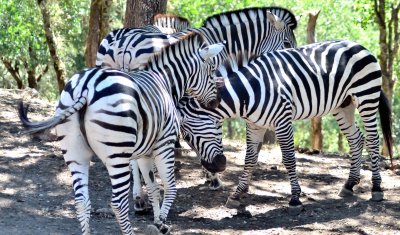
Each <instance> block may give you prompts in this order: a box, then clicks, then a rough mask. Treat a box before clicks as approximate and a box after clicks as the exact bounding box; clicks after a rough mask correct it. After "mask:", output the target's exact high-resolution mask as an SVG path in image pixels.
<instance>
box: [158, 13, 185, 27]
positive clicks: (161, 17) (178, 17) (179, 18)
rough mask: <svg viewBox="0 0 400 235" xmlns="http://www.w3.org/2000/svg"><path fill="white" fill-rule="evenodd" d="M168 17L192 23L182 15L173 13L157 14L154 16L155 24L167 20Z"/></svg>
mask: <svg viewBox="0 0 400 235" xmlns="http://www.w3.org/2000/svg"><path fill="white" fill-rule="evenodd" d="M167 19H175V20H176V21H179V23H185V24H188V25H190V22H189V20H188V19H186V18H184V17H181V16H177V15H172V14H157V15H155V16H154V17H153V22H154V24H157V23H160V24H161V22H162V21H163V20H167Z"/></svg>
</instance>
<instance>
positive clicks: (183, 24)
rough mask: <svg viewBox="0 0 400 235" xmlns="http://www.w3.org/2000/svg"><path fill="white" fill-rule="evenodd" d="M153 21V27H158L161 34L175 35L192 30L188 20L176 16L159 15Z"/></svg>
mask: <svg viewBox="0 0 400 235" xmlns="http://www.w3.org/2000/svg"><path fill="white" fill-rule="evenodd" d="M153 21H154V22H153V25H154V26H155V27H157V28H158V29H159V30H160V32H162V33H166V34H173V33H176V32H179V31H182V30H184V29H188V28H190V22H189V20H188V19H186V18H183V17H180V16H176V15H170V14H157V15H155V16H154V18H153Z"/></svg>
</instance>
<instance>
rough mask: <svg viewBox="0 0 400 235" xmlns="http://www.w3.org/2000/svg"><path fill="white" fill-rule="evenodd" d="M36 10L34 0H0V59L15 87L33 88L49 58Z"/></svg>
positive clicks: (38, 14) (38, 12)
mask: <svg viewBox="0 0 400 235" xmlns="http://www.w3.org/2000/svg"><path fill="white" fill-rule="evenodd" d="M38 26H39V27H42V23H41V18H40V11H39V9H38V7H37V6H36V3H35V2H34V1H14V0H10V1H5V0H1V1H0V27H1V30H0V38H1V40H0V50H1V52H2V54H1V56H0V59H1V61H2V63H3V65H4V66H5V68H6V69H7V71H8V72H9V73H10V74H11V76H12V78H13V79H14V80H15V82H16V84H17V87H18V88H24V87H25V86H26V82H25V80H28V86H29V87H32V88H37V86H38V82H39V81H40V79H41V78H42V76H43V74H44V73H46V72H47V69H48V66H47V63H48V61H49V57H48V55H47V46H46V41H45V37H44V32H43V31H40V30H37V28H38Z"/></svg>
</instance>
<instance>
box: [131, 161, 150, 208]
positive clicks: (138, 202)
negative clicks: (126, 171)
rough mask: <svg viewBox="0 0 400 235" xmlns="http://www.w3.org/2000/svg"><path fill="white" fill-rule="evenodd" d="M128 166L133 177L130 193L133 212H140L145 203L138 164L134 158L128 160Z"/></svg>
mask: <svg viewBox="0 0 400 235" xmlns="http://www.w3.org/2000/svg"><path fill="white" fill-rule="evenodd" d="M130 167H131V171H132V178H133V186H132V195H133V203H134V204H133V208H134V210H135V212H142V211H145V210H146V209H147V203H146V200H145V199H144V198H145V194H144V192H143V188H142V181H141V179H140V171H139V166H138V163H137V161H136V160H131V161H130Z"/></svg>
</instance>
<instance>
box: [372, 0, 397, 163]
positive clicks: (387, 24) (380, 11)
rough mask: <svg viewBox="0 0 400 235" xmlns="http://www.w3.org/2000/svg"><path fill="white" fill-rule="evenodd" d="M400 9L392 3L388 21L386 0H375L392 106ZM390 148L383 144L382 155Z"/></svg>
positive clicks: (384, 80) (385, 87)
mask: <svg viewBox="0 0 400 235" xmlns="http://www.w3.org/2000/svg"><path fill="white" fill-rule="evenodd" d="M399 10H400V3H397V5H396V6H395V5H392V6H391V8H390V12H389V13H390V17H389V20H388V21H387V17H386V13H387V12H386V7H385V0H374V12H375V16H376V17H375V20H376V23H377V24H378V28H379V47H380V54H379V56H378V58H379V64H380V66H381V69H382V88H383V91H384V92H385V94H386V96H387V98H388V100H389V104H390V107H392V99H393V89H394V85H395V82H396V80H395V79H393V65H394V60H395V59H396V57H397V53H398V50H399V37H400V36H399V33H400V32H399V17H398V14H399ZM389 152H391V151H389V149H388V147H387V146H386V144H384V145H383V149H382V155H385V156H388V155H389Z"/></svg>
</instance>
